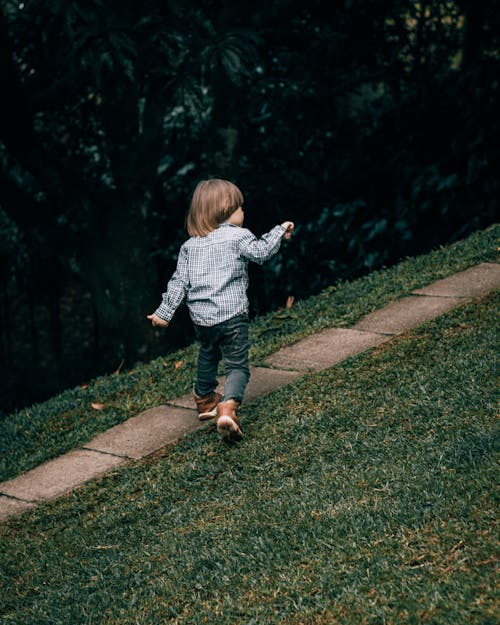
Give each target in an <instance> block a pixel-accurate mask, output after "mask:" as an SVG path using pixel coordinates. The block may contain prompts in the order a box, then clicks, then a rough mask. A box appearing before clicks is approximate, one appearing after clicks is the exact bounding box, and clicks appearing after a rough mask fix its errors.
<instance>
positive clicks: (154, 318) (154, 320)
mask: <svg viewBox="0 0 500 625" xmlns="http://www.w3.org/2000/svg"><path fill="white" fill-rule="evenodd" d="M146 317H147V319H149V320H150V321H151V325H153V326H160V327H161V328H166V327H167V326H168V321H165V319H162V318H161V317H158V315H155V314H154V313H153V314H152V315H146Z"/></svg>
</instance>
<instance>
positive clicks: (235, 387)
mask: <svg viewBox="0 0 500 625" xmlns="http://www.w3.org/2000/svg"><path fill="white" fill-rule="evenodd" d="M248 325H249V320H248V315H247V314H243V315H238V316H237V317H232V318H231V319H228V320H227V321H223V322H222V323H218V324H217V325H215V326H211V327H205V326H198V325H195V326H194V330H195V333H196V338H197V339H198V341H199V342H200V353H199V356H198V371H197V376H196V382H195V385H194V392H195V393H196V394H197V395H198V396H199V397H205V396H206V395H209V394H210V393H211V392H212V391H214V390H215V389H216V387H217V369H218V366H219V362H220V361H221V360H222V362H223V363H224V368H225V372H226V382H225V384H224V401H227V400H228V399H234V400H235V401H237V402H239V403H241V401H242V399H243V395H244V394H245V389H246V387H247V384H248V380H249V379H250V370H249V368H248Z"/></svg>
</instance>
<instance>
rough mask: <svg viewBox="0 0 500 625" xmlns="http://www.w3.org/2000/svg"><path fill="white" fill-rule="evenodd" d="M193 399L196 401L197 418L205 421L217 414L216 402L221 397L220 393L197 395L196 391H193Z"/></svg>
mask: <svg viewBox="0 0 500 625" xmlns="http://www.w3.org/2000/svg"><path fill="white" fill-rule="evenodd" d="M193 397H194V401H195V402H196V409H197V410H198V419H199V420H200V421H207V419H212V418H213V417H216V416H217V404H218V403H219V402H220V400H221V399H222V395H221V394H220V393H216V392H215V391H214V392H213V393H210V395H206V396H205V397H198V395H197V394H196V393H193Z"/></svg>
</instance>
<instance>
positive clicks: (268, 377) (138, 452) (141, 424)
mask: <svg viewBox="0 0 500 625" xmlns="http://www.w3.org/2000/svg"><path fill="white" fill-rule="evenodd" d="M499 287H500V264H496V263H482V264H480V265H477V266H475V267H471V268H470V269H467V270H466V271H462V272H460V273H457V274H454V275H452V276H450V277H449V278H445V279H444V280H438V281H437V282H434V283H433V284H430V285H429V286H427V287H425V288H423V289H418V290H416V291H413V292H412V293H411V294H410V295H409V296H408V297H404V298H402V299H399V300H397V301H394V302H392V303H391V304H389V305H387V306H385V307H384V308H381V309H379V310H375V311H374V312H372V313H371V314H369V315H367V316H366V317H364V318H363V319H362V320H361V321H359V322H358V323H357V324H356V325H354V326H353V327H352V328H349V329H346V328H342V329H341V328H329V329H326V330H323V331H321V332H318V333H317V334H313V335H311V336H309V337H307V338H305V339H303V340H301V341H298V342H297V343H295V344H293V345H290V346H288V347H284V348H283V349H281V350H279V351H278V352H275V353H274V354H272V355H271V356H270V357H269V358H267V360H266V361H265V364H266V365H268V367H254V368H252V369H251V380H250V384H249V386H248V390H247V394H246V396H245V402H246V403H248V402H251V401H253V400H255V399H257V398H259V397H261V396H263V395H266V394H267V393H270V392H271V391H273V390H275V389H277V388H279V387H281V386H284V385H286V384H289V383H290V382H293V381H294V380H296V379H297V378H299V377H301V376H302V375H304V374H305V373H307V372H309V371H321V370H322V369H326V368H328V367H331V366H332V365H335V364H336V363H338V362H340V361H341V360H344V359H345V358H347V357H348V356H352V355H354V354H358V353H360V352H363V351H365V350H367V349H370V348H372V347H375V346H376V345H380V344H381V343H384V342H386V341H390V340H391V338H392V337H393V336H395V335H398V334H401V333H403V332H405V331H407V330H410V329H411V328H414V327H415V326H417V325H419V324H421V323H424V322H425V321H429V320H431V319H434V318H435V317H437V316H439V315H442V314H443V313H446V312H448V311H449V310H451V309H453V308H455V307H456V306H459V305H460V304H462V303H464V302H465V301H467V300H468V299H470V298H472V297H476V296H479V295H483V294H485V293H488V292H489V291H491V290H493V289H495V288H499ZM221 384H223V380H222V381H221ZM200 427H207V426H206V424H201V423H200V422H199V420H198V418H197V415H196V413H195V411H194V409H193V401H192V397H191V394H187V395H184V396H182V397H178V398H177V399H173V400H172V401H170V402H168V403H167V404H166V405H165V406H158V407H157V408H151V409H149V410H146V411H145V412H141V413H140V414H138V415H137V416H135V417H132V418H131V419H129V420H128V421H125V422H124V423H121V424H120V425H117V426H115V427H113V428H111V429H109V430H107V431H106V432H104V433H102V434H100V435H99V436H96V437H95V438H94V439H92V440H91V441H89V442H88V443H87V444H86V445H84V446H83V447H82V448H81V449H76V450H73V451H71V452H69V453H67V454H64V455H63V456H60V457H59V458H56V459H55V460H50V461H49V462H46V463H44V464H42V465H41V466H39V467H36V468H35V469H33V470H32V471H28V472H27V473H24V474H23V475H20V476H19V477H16V478H14V479H12V480H8V481H7V482H2V483H0V520H4V519H7V518H8V517H9V516H12V515H15V514H18V513H21V512H23V511H24V510H26V509H28V508H30V507H32V506H34V505H36V504H37V503H39V502H42V501H46V500H48V499H54V498H56V497H59V496H61V495H63V494H65V493H67V492H69V491H71V490H73V489H75V488H77V487H78V486H81V485H82V484H84V483H85V482H87V481H89V480H91V479H92V478H95V477H97V476H99V475H102V474H103V473H106V472H107V471H110V470H113V469H115V468H116V467H119V466H121V465H124V464H126V463H127V462H130V461H133V460H138V459H140V458H144V457H146V456H150V455H151V454H154V453H158V452H159V451H160V450H161V449H163V448H165V447H166V446H168V445H172V444H174V443H175V442H176V441H178V440H179V439H180V438H181V437H182V436H184V435H185V434H187V433H188V432H192V431H193V430H196V429H198V428H200Z"/></svg>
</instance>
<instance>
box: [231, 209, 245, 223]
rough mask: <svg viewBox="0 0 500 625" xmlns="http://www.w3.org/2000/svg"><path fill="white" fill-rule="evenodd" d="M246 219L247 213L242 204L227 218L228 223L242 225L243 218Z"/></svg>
mask: <svg viewBox="0 0 500 625" xmlns="http://www.w3.org/2000/svg"><path fill="white" fill-rule="evenodd" d="M244 219H245V213H244V212H243V209H242V208H241V206H240V207H239V208H237V209H236V210H235V211H234V213H233V214H232V215H231V216H230V217H229V219H228V220H227V222H228V223H230V224H233V226H242V225H243V220H244Z"/></svg>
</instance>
